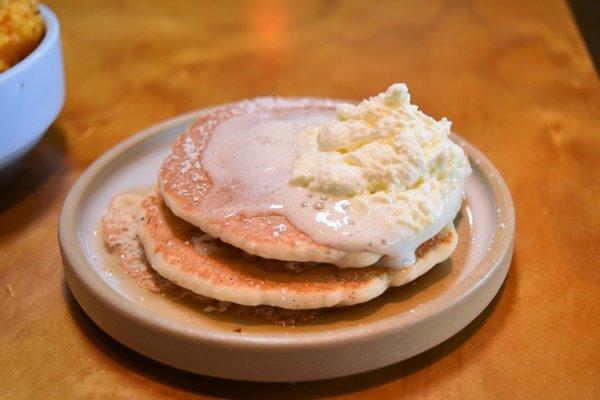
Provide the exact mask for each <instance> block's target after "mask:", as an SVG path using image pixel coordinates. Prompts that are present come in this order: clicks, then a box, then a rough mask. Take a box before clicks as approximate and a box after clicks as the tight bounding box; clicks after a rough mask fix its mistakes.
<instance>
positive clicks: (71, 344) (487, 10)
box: [0, 0, 600, 399]
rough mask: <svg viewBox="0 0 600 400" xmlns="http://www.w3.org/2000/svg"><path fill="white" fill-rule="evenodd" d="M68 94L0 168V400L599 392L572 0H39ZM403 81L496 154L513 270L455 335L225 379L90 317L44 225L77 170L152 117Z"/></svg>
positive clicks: (589, 121) (593, 211)
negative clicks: (164, 358)
mask: <svg viewBox="0 0 600 400" xmlns="http://www.w3.org/2000/svg"><path fill="white" fill-rule="evenodd" d="M49 5H50V6H51V7H52V8H53V9H54V10H55V12H56V13H57V14H58V17H59V19H60V21H61V24H62V38H63V45H64V53H65V62H66V74H67V102H66V104H65V108H64V110H63V112H62V114H61V115H60V117H59V118H58V120H57V121H56V123H55V124H54V125H53V127H52V128H51V129H50V130H49V132H48V133H47V134H46V136H45V138H44V139H43V140H42V142H41V143H40V144H39V145H38V146H36V147H35V148H34V149H33V150H32V151H31V152H30V153H29V154H28V155H27V156H26V158H25V159H24V160H23V161H22V162H21V163H19V164H18V165H15V166H14V167H13V168H11V170H9V171H7V172H5V173H3V174H2V176H1V177H0V290H1V292H0V397H1V398H3V399H23V398H44V399H45V398H60V399H63V398H98V399H104V398H112V399H137V398H173V399H179V398H188V397H197V398H212V397H224V398H244V397H252V398H261V399H265V398H283V397H285V398H290V399H294V398H311V397H327V398H364V399H385V398H412V397H417V398H448V399H455V398H461V399H464V398H513V397H522V398H567V397H568V398H590V399H591V398H599V397H600V364H599V362H598V360H599V359H600V314H599V313H598V304H600V290H598V287H599V285H600V264H599V262H598V257H599V256H600V254H599V251H598V247H599V245H600V243H599V241H600V232H599V227H600V206H599V199H600V190H599V187H600V182H599V180H600V169H599V160H600V85H599V81H598V77H597V75H596V72H595V71H594V69H593V66H592V63H591V61H590V57H589V55H588V54H587V52H586V50H585V48H584V45H583V42H582V39H581V37H580V35H579V33H578V31H577V28H576V26H575V24H574V22H573V18H572V16H571V14H570V12H569V10H568V8H567V6H566V4H565V3H564V2H562V1H559V0H553V1H545V2H537V1H502V2H497V1H474V2H466V1H445V2H438V1H431V2H421V1H402V2H376V3H375V2H364V3H362V2H319V1H310V2H306V1H302V2H293V1H289V2H279V1H277V2H268V1H239V2H232V1H219V2H201V3H200V2H194V1H152V2H142V1H139V2H136V1H99V0H98V1H85V2H82V1H76V0H71V1H66V0H65V1H58V0H55V1H49ZM396 81H404V82H406V83H407V84H408V85H409V87H410V88H411V91H412V94H413V99H414V100H415V102H416V103H417V104H419V105H420V106H421V108H422V109H423V110H425V111H426V112H427V113H429V114H432V115H434V116H436V117H441V116H446V117H448V118H449V119H451V120H452V121H454V128H455V130H456V131H457V132H459V133H460V134H461V135H463V136H464V137H465V138H466V139H467V140H469V141H470V142H471V143H473V144H475V145H476V146H477V147H478V148H480V149H481V150H482V151H483V152H484V153H486V154H487V155H488V156H489V157H490V158H491V159H492V160H493V162H494V163H495V164H496V166H497V167H498V168H499V169H500V171H501V172H502V174H503V176H504V177H505V179H506V181H507V182H508V185H509V187H510V189H511V191H512V194H513V197H514V202H515V206H516V215H517V235H516V245H515V253H514V262H513V264H512V266H511V271H510V273H509V276H508V279H507V281H506V283H505V285H504V287H503V289H502V291H501V293H500V294H499V295H498V296H497V297H496V299H495V300H494V302H493V303H492V305H491V306H490V307H489V308H488V309H487V310H486V311H485V312H484V313H483V314H482V315H481V316H480V317H479V318H478V319H477V320H476V321H475V322H473V323H472V324H471V325H469V326H468V327H467V328H466V329H465V330H463V331H462V332H460V333H459V334H457V335H456V336H455V337H453V338H451V339H450V340H448V341H447V342H445V343H443V344H441V345H439V346H438V347H436V348H434V349H432V350H430V351H428V352H426V353H424V354H422V355H419V356H417V357H414V358H413V359H411V360H408V361H406V362H403V363H400V364H397V365H394V366H391V367H388V368H384V369H382V370H379V371H374V372H370V373H366V374H362V375H359V376H355V377H350V378H341V379H335V380H330V381H323V382H312V383H304V384H276V385H268V384H256V383H240V382H228V381H223V380H219V379H211V378H205V377H200V376H194V375H191V374H187V373H182V372H180V371H176V370H173V369H171V368H168V367H165V366H162V365H160V364H157V363H155V362H153V361H150V360H148V359H145V358H143V357H141V356H139V355H137V354H135V353H133V352H131V351H129V350H128V349H126V348H124V347H123V346H121V345H119V344H118V343H116V342H115V341H113V340H112V339H110V338H109V337H107V336H106V335H105V334H104V333H102V332H101V331H100V330H99V329H98V328H96V327H95V326H94V325H93V323H92V322H91V321H90V320H89V319H87V317H86V316H85V315H84V314H83V313H82V311H81V309H80V308H79V307H78V306H77V304H76V302H75V301H74V299H73V298H72V296H71V294H70V292H69V291H68V289H67V288H66V286H65V284H64V280H63V273H62V265H61V261H60V257H59V251H58V245H57V238H56V228H57V220H58V214H59V211H60V207H61V204H62V202H63V200H64V198H65V196H66V193H67V192H68V190H69V187H70V186H71V185H72V184H73V182H74V181H75V179H76V178H77V176H79V175H80V174H81V173H82V171H83V170H84V169H85V167H86V165H88V164H89V163H90V162H91V161H92V160H94V159H95V158H96V157H98V156H99V155H100V154H102V153H103V152H104V151H106V150H108V149H109V148H110V147H111V146H113V145H114V144H116V143H117V142H119V141H120V140H122V139H124V138H126V137H128V136H130V135H132V134H133V133H135V132H136V131H138V130H140V129H142V128H144V127H147V126H149V125H151V124H154V123H156V122H159V121H161V120H163V119H164V118H167V117H170V116H174V115H176V114H179V113H182V112H185V111H189V110H194V109H197V108H200V107H204V106H209V105H214V104H216V103H221V102H226V101H231V100H237V99H241V98H246V97H253V96H257V95H267V94H278V95H313V96H330V97H341V98H356V99H359V98H362V97H364V96H368V95H371V94H374V93H377V92H379V91H380V90H382V89H384V88H385V87H387V85H389V84H390V83H392V82H396Z"/></svg>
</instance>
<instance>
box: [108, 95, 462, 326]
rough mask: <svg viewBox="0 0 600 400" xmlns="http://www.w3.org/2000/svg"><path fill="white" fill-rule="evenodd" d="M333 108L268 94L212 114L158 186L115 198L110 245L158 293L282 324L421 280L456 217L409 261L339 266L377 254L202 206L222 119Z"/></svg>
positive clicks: (450, 237)
mask: <svg viewBox="0 0 600 400" xmlns="http://www.w3.org/2000/svg"><path fill="white" fill-rule="evenodd" d="M335 106H336V103H334V102H331V101H327V100H315V99H301V100H298V99H295V100H290V99H273V98H267V99H256V100H251V101H244V102H240V103H237V104H235V105H232V106H228V107H225V108H221V109H218V110H216V111H213V112H210V113H208V114H205V115H204V116H202V117H201V118H200V119H199V120H197V121H196V122H195V123H193V124H192V125H191V126H190V127H189V128H188V129H187V131H186V132H185V133H184V134H182V135H181V136H180V137H179V139H178V140H177V141H176V143H175V144H174V146H173V148H172V150H171V153H170V154H169V155H168V157H167V158H166V159H165V161H164V163H163V166H162V168H161V170H160V172H159V176H158V186H157V188H155V189H153V190H152V191H151V192H150V193H148V194H146V195H144V196H142V195H137V194H121V195H118V196H116V197H115V198H114V199H113V200H112V202H111V204H110V206H109V209H108V211H107V214H106V215H105V216H104V218H103V219H102V232H103V237H104V241H105V243H106V245H107V246H108V248H109V249H110V250H111V251H112V252H113V253H115V254H118V255H119V260H120V264H121V266H122V267H123V268H124V270H125V271H126V272H127V273H128V274H129V275H130V276H132V277H133V278H134V279H136V281H137V282H138V283H139V284H140V285H143V286H145V287H146V288H147V289H148V290H150V291H152V292H157V293H176V294H177V295H185V296H191V297H193V298H194V299H195V300H197V301H198V302H199V303H201V304H202V305H203V308H204V309H205V310H207V311H211V310H219V311H223V310H225V309H230V310H235V311H236V312H238V313H257V314H261V315H265V316H266V317H268V318H269V319H271V320H273V321H274V322H278V323H288V322H299V321H301V320H304V319H307V318H311V317H313V316H314V315H316V313H317V312H318V311H319V310H324V309H331V308H334V307H335V308H339V307H345V306H351V305H355V304H360V303H364V302H367V301H369V300H371V299H373V298H375V297H377V296H379V295H381V294H382V293H384V292H385V291H386V290H387V289H388V288H390V287H394V286H400V285H403V284H405V283H407V282H410V281H412V280H414V279H415V278H417V277H418V276H420V275H422V274H423V273H425V272H427V271H428V270H429V269H430V268H432V267H433V266H434V265H436V264H437V263H439V262H441V261H443V260H445V259H447V258H448V257H449V256H450V254H451V253H452V252H453V251H454V249H455V247H456V243H457V235H456V231H455V230H454V226H453V224H452V222H450V223H449V224H448V225H447V226H446V227H445V228H444V229H442V231H440V232H439V233H438V234H437V235H435V236H434V237H432V238H431V239H429V240H427V241H426V242H425V243H423V244H421V245H420V246H419V247H418V249H417V251H416V257H417V258H416V262H414V263H413V264H412V265H409V266H406V267H405V268H400V269H390V268H384V267H381V266H377V265H372V266H368V267H363V268H340V267H338V266H336V264H338V265H339V264H340V263H341V264H343V261H344V260H345V259H348V258H349V257H352V259H354V260H356V259H362V260H364V261H365V263H367V264H369V260H370V259H371V258H373V262H372V263H374V262H375V261H376V260H377V258H378V256H377V255H373V254H370V253H368V252H362V253H360V254H359V253H356V252H355V253H348V252H345V251H343V250H339V249H335V248H331V247H328V246H325V245H323V244H320V243H317V242H315V241H314V240H312V239H311V238H310V237H309V236H307V235H306V234H304V233H303V232H301V231H300V230H299V229H298V228H297V227H295V226H294V225H293V224H292V223H291V222H290V221H289V220H288V219H287V218H286V217H285V216H282V215H278V214H276V213H273V214H261V215H247V214H241V213H236V214H233V215H231V216H229V217H227V218H225V219H222V220H214V219H211V218H209V217H208V213H207V212H206V209H205V208H204V207H203V198H204V197H205V196H206V194H207V193H208V192H209V191H210V190H211V188H212V182H211V178H210V176H209V174H208V173H207V171H206V170H205V169H203V165H202V152H203V150H204V149H205V148H206V144H207V143H208V141H209V140H210V137H211V135H212V134H214V133H215V128H216V127H217V126H218V125H219V124H220V123H222V122H224V121H227V120H228V119H230V118H234V117H236V116H243V115H248V114H257V115H261V117H262V118H276V117H277V115H281V114H282V113H286V112H292V111H298V110H305V109H315V110H333V109H334V108H335ZM190 148H193V149H194V152H193V153H194V154H191V155H190V151H189V149H190ZM220 195H222V196H224V197H226V196H228V193H226V192H224V193H222V194H220Z"/></svg>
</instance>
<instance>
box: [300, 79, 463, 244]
mask: <svg viewBox="0 0 600 400" xmlns="http://www.w3.org/2000/svg"><path fill="white" fill-rule="evenodd" d="M451 126H452V124H451V122H450V121H448V120H447V119H446V118H442V119H441V120H440V121H436V120H435V119H433V118H432V117H430V116H428V115H426V114H425V113H423V112H422V111H420V110H419V108H418V107H417V106H415V105H413V104H411V103H410V94H409V92H408V88H407V87H406V85H405V84H402V83H396V84H394V85H392V86H390V87H389V88H388V89H387V90H386V91H385V92H384V93H380V94H378V95H377V96H374V97H372V98H370V99H367V100H364V101H362V102H361V103H359V104H358V105H356V106H354V105H351V104H343V105H341V106H339V107H338V108H337V119H336V120H334V121H331V122H327V123H324V124H322V125H319V126H312V127H309V128H307V129H305V130H304V131H303V132H302V133H301V136H302V137H304V140H305V141H306V143H308V145H307V147H306V150H305V152H304V153H303V154H300V155H299V156H298V157H297V158H296V160H295V162H294V165H293V174H292V179H291V183H292V184H293V185H297V186H304V187H307V188H309V189H310V190H311V191H314V192H318V193H321V194H324V195H332V196H335V197H336V198H338V199H339V198H344V199H346V200H348V201H350V202H351V203H352V204H353V205H355V207H358V208H359V209H364V210H372V209H373V208H377V207H381V206H382V205H385V209H386V211H387V213H388V218H389V223H390V224H392V225H398V226H402V227H404V228H409V229H410V231H411V232H412V233H413V234H414V235H415V237H420V239H419V241H420V242H422V241H425V240H426V239H428V237H426V236H429V237H431V236H432V235H434V234H435V233H437V232H430V230H431V228H432V227H435V228H434V229H437V228H438V227H441V226H444V225H445V224H447V223H448V222H450V221H452V219H454V217H455V216H456V213H457V211H458V206H459V205H460V200H459V198H460V195H461V191H462V188H463V186H464V183H465V180H466V179H467V177H468V176H469V174H470V172H471V168H470V165H469V162H468V159H467V157H466V156H465V154H464V152H463V150H462V149H461V148H460V147H459V146H458V145H456V144H455V143H454V142H453V141H452V140H451V139H450V137H449V134H450V129H451ZM450 204H452V205H451V206H449V205H450ZM392 230H393V229H392ZM400 232H402V234H403V235H406V231H405V230H403V231H399V233H400Z"/></svg>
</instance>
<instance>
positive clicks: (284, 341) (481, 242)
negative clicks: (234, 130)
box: [59, 110, 514, 381]
mask: <svg viewBox="0 0 600 400" xmlns="http://www.w3.org/2000/svg"><path fill="white" fill-rule="evenodd" d="M206 111H208V110H204V111H203V110H201V111H198V112H194V113H190V114H186V115H183V116H181V117H178V118H174V119H171V120H168V121H166V122H164V123H162V124H159V125H156V126H154V127H152V128H149V129H147V130H145V131H144V132H142V133H140V134H138V135H136V136H134V137H132V138H131V139H129V140H127V141H125V142H123V143H121V144H120V145H118V146H116V147H115V148H113V149H112V150H110V151H109V152H108V153H106V154H105V155H104V156H102V157H101V158H99V159H98V160H97V161H96V162H95V163H94V164H92V165H91V166H90V167H89V168H88V170H87V171H86V172H85V173H84V174H83V175H82V176H81V178H80V179H79V180H78V181H77V183H76V184H75V185H74V186H73V188H72V190H71V192H70V193H69V196H68V197H67V199H66V201H65V204H64V207H63V211H62V214H61V219H60V226H59V237H60V245H61V252H62V255H63V262H64V269H65V277H66V280H67V283H68V284H69V287H70V288H71V291H72V292H73V294H74V295H75V298H76V299H77V301H78V302H79V304H80V305H81V307H82V308H83V309H84V310H85V312H86V313H87V314H88V315H89V316H90V317H91V318H92V319H93V320H94V321H95V322H96V324H98V326H100V328H102V329H103V330H104V331H106V332H107V333H108V334H109V335H111V336H112V337H114V338H115V339H116V340H118V341H119V342H121V343H123V344H124V345H126V346H128V347H130V348H132V349H134V350H136V351H138V352H140V353H142V354H144V355H146V356H148V357H150V358H153V359H155V360H158V361H160V362H163V363H165V364H168V365H171V366H173V367H177V368H180V369H183V370H187V371H191V372H196V373H199V374H205V375H210V376H217V377H223V378H231V379H242V380H256V381H304V380H313V379H324V378H331V377H337V376H343V375H349V374H354V373H359V372H363V371H367V370H372V369H375V368H379V367H383V366H386V365H389V364H392V363H396V362H398V361H401V360H404V359H406V358H409V357H411V356H413V355H416V354H418V353H420V352H423V351H425V350H427V349H429V348H431V347H433V346H435V345H437V344H438V343H440V342H442V341H444V340H446V339H448V338H449V337H450V336H452V335H454V334H455V333H457V332H458V331H459V330H461V329H462V328H464V327H465V326H466V325H467V324H468V323H469V322H471V321H472V320H473V319H474V318H475V317H476V316H477V315H478V314H479V313H481V311H483V309H484V308H485V307H486V306H487V305H488V304H489V302H490V301H491V300H492V298H493V297H494V295H495V294H496V293H497V291H498V289H499V288H500V286H501V284H502V282H503V280H504V278H505V276H506V273H507V271H508V267H509V264H510V259H511V256H512V245H513V237H514V210H513V206H512V201H511V198H510V194H509V192H508V189H507V187H506V184H505V183H504V181H503V180H502V178H501V176H500V174H499V173H498V171H497V170H496V169H495V168H494V167H493V166H492V164H491V163H490V162H489V161H488V160H487V159H486V158H485V157H484V156H483V155H482V154H481V153H480V152H479V151H478V150H476V149H475V148H474V147H473V146H471V145H469V144H468V143H466V142H464V141H463V140H461V139H459V138H457V137H455V140H456V141H457V142H458V143H459V144H461V145H462V146H463V148H464V149H465V151H466V152H467V154H468V155H469V157H470V160H471V164H472V166H473V170H474V171H473V174H472V175H471V177H470V178H469V180H468V182H467V184H466V187H465V194H466V198H465V201H464V202H463V207H462V210H461V213H460V214H459V216H458V217H457V220H456V221H455V222H456V224H457V230H458V234H459V245H458V247H457V250H456V251H455V253H454V254H453V255H452V257H451V259H450V260H448V261H446V262H444V263H442V264H440V265H438V266H436V267H435V268H434V269H433V270H432V271H430V272H429V273H427V274H425V275H424V276H423V277H421V278H419V279H418V280H416V281H415V282H412V283H410V284H408V285H406V286H403V287H400V288H397V289H393V290H390V291H388V292H387V293H386V294H384V295H383V296H381V297H379V298H377V299H375V300H373V301H371V302H369V303H367V304H364V305H360V306H357V307H353V308H351V309H348V310H344V311H337V312H332V313H327V314H325V315H323V316H322V317H320V318H318V319H317V320H315V321H314V322H310V323H308V324H304V325H300V326H296V327H290V326H287V327H280V326H273V325H272V324H270V323H269V322H267V321H265V320H262V319H260V318H258V317H247V316H246V317H240V316H234V315H229V314H216V313H206V312H203V311H201V310H198V309H194V308H193V306H190V305H186V304H181V303H177V302H176V301H174V300H172V299H169V298H165V297H161V296H160V295H153V294H151V293H149V292H147V291H146V290H145V289H142V288H139V287H137V286H135V284H133V281H132V280H131V279H130V278H128V277H127V276H124V275H123V273H122V272H121V271H120V270H119V268H118V267H117V266H116V265H115V264H114V262H112V260H111V258H110V257H109V256H108V255H107V254H106V251H105V249H104V246H103V245H102V242H101V240H100V238H99V237H98V235H97V227H98V222H99V220H100V218H101V217H102V215H103V214H104V213H105V211H106V208H107V206H108V204H109V201H110V199H111V197H112V196H114V195H116V194H118V193H121V192H123V191H131V190H136V189H137V190H139V189H140V188H148V187H150V186H152V185H154V184H155V182H156V175H157V172H158V168H159V166H160V164H161V163H162V160H163V158H164V157H165V155H166V154H167V152H168V150H169V148H170V146H171V144H172V142H173V141H174V140H175V139H176V138H177V136H178V135H179V134H180V133H182V132H183V131H184V130H185V128H186V127H187V126H188V125H189V124H190V123H191V122H192V121H193V120H194V119H196V118H197V117H198V116H199V115H201V114H202V113H203V112H206ZM240 330H241V332H240Z"/></svg>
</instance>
